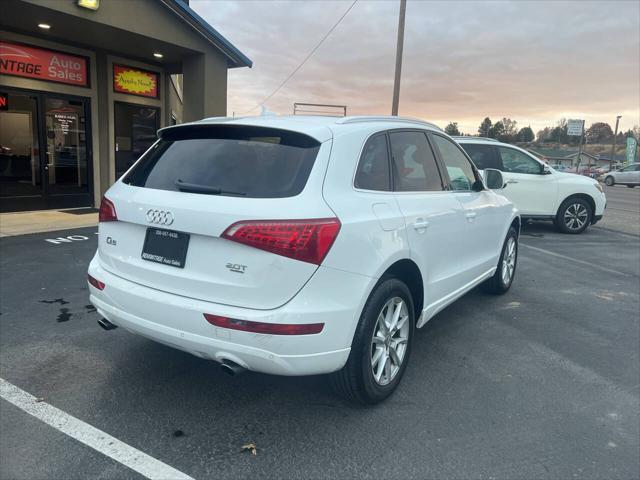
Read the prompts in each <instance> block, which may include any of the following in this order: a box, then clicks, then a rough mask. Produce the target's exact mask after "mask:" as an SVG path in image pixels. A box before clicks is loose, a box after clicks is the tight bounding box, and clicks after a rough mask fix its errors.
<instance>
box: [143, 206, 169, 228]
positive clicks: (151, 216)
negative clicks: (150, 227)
mask: <svg viewBox="0 0 640 480" xmlns="http://www.w3.org/2000/svg"><path fill="white" fill-rule="evenodd" d="M147 222H149V223H155V224H156V225H171V224H172V223H173V213H171V212H170V211H168V210H156V209H153V208H150V209H149V210H148V211H147Z"/></svg>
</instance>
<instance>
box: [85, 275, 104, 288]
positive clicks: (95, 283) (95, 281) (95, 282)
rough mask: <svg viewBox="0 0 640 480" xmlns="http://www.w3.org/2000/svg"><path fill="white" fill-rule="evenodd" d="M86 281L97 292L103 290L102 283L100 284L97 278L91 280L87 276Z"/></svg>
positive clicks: (89, 276)
mask: <svg viewBox="0 0 640 480" xmlns="http://www.w3.org/2000/svg"><path fill="white" fill-rule="evenodd" d="M87 280H88V281H89V283H90V284H91V285H93V286H94V287H96V288H97V289H98V290H104V283H102V282H101V281H100V280H98V279H97V278H93V277H92V276H91V275H87Z"/></svg>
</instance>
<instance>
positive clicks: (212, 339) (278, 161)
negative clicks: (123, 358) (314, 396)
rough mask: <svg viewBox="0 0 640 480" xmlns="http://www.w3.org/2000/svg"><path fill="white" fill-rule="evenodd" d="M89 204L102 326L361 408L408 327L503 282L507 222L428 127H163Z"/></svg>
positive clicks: (382, 383) (507, 275) (514, 241)
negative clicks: (325, 388)
mask: <svg viewBox="0 0 640 480" xmlns="http://www.w3.org/2000/svg"><path fill="white" fill-rule="evenodd" d="M159 137H160V138H159V140H158V141H157V143H155V144H154V145H153V146H152V147H151V148H150V149H149V150H148V151H147V152H146V153H145V154H144V155H143V156H142V157H141V158H140V159H139V160H138V161H137V162H136V164H135V165H134V166H133V167H132V168H131V169H130V170H129V171H128V172H126V173H125V174H124V175H123V177H122V178H120V179H119V180H118V181H117V182H116V183H115V184H114V185H113V186H112V187H111V188H110V189H109V190H108V191H107V193H106V194H105V196H104V198H103V200H102V204H101V206H100V214H99V217H100V225H99V245H98V250H97V252H96V254H95V256H94V258H93V260H92V261H91V264H90V265H89V271H88V274H89V277H88V280H89V284H90V296H91V303H92V304H93V305H94V306H95V307H96V309H97V311H98V312H99V314H100V315H101V316H102V317H103V318H102V319H101V320H100V322H99V323H100V324H101V325H102V326H103V328H106V329H112V328H115V327H116V326H120V327H123V328H125V329H127V330H129V331H131V332H133V333H137V334H140V335H142V336H145V337H147V338H150V339H152V340H155V341H158V342H161V343H164V344H166V345H169V346H172V347H175V348H178V349H181V350H184V351H187V352H190V353H192V354H194V355H197V356H199V357H202V358H206V359H212V360H215V361H217V362H220V363H222V365H223V369H225V370H226V371H227V372H228V373H237V372H239V371H242V370H244V369H249V370H253V371H257V372H264V373H269V374H277V375H313V374H322V373H331V374H332V375H331V378H332V380H333V382H332V383H333V384H334V386H335V387H336V388H337V389H338V391H339V392H340V393H342V394H343V395H345V396H347V397H349V398H350V399H353V400H356V401H360V402H363V403H375V402H379V401H381V400H383V399H384V398H386V397H387V396H388V395H390V394H391V393H392V392H393V391H394V389H395V388H396V386H397V385H398V383H399V382H400V379H401V378H402V375H403V373H404V370H405V368H406V366H407V362H408V360H409V354H410V352H411V348H412V345H413V342H414V331H415V328H420V327H422V326H423V325H424V324H425V323H426V322H427V321H428V320H429V319H430V318H431V317H433V316H434V315H435V314H436V313H437V312H439V311H440V310H442V309H443V308H444V307H446V306H447V305H448V304H450V303H451V302H453V301H454V300H456V299H457V298H459V297H460V296H462V295H464V294H465V293H466V292H467V291H469V290H470V289H472V288H473V287H475V286H476V285H479V284H484V286H485V287H486V288H487V289H488V290H490V291H492V292H495V293H504V292H506V291H507V290H508V289H509V287H510V286H511V284H512V282H513V278H514V274H515V269H516V261H517V252H518V234H519V228H520V218H519V216H518V213H517V211H516V209H515V208H514V206H513V205H512V204H511V203H510V202H509V201H508V200H507V199H506V198H505V197H503V196H502V195H500V194H499V193H497V192H496V191H493V190H490V189H489V187H491V188H494V189H499V188H501V187H502V186H503V185H504V181H503V179H502V175H501V174H500V172H498V171H496V170H490V169H487V171H486V172H485V173H484V175H485V178H484V179H483V178H481V177H480V176H479V174H478V171H477V170H476V168H475V167H474V166H473V164H472V162H471V161H470V159H469V158H468V156H467V155H466V154H465V153H464V151H463V150H462V149H461V148H460V147H459V146H458V145H457V144H456V143H455V142H454V141H452V140H451V138H450V137H448V136H447V135H446V134H444V133H443V132H442V131H441V130H440V129H439V128H437V127H435V126H434V125H432V124H429V123H426V122H422V121H419V120H412V119H403V118H398V117H345V118H340V119H336V118H327V117H300V116H295V117H279V116H268V117H267V116H265V117H254V118H212V119H206V120H202V121H199V122H194V123H189V124H183V125H178V126H173V127H168V128H164V129H162V130H160V131H159Z"/></svg>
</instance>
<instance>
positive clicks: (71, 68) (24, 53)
mask: <svg viewBox="0 0 640 480" xmlns="http://www.w3.org/2000/svg"><path fill="white" fill-rule="evenodd" d="M88 65H89V60H88V59H87V58H86V57H80V56H76V55H69V54H66V53H62V52H57V51H55V50H46V49H44V48H37V47H29V46H26V45H19V44H15V43H9V42H3V41H0V73H3V74H5V75H14V76H16V77H26V78H35V79H38V80H46V81H48V82H56V83H66V84H68V85H78V86H80V87H88V86H89V75H88V72H89V68H88Z"/></svg>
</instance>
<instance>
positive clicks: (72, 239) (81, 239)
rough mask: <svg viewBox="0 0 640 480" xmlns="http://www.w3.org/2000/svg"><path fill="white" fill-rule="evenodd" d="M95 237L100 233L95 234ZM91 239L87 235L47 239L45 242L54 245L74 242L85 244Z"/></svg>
mask: <svg viewBox="0 0 640 480" xmlns="http://www.w3.org/2000/svg"><path fill="white" fill-rule="evenodd" d="M93 234H94V235H98V232H93ZM90 238H91V237H90V236H89V237H88V236H86V235H67V236H66V237H65V236H62V237H57V238H45V239H44V241H45V242H49V243H52V244H54V245H61V244H65V243H73V242H85V241H87V240H89V239H90Z"/></svg>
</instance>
